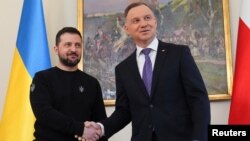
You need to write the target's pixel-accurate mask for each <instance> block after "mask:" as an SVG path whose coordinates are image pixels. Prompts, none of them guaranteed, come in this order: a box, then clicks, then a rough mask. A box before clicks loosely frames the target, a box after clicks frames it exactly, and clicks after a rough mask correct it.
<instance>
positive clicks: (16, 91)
mask: <svg viewBox="0 0 250 141" xmlns="http://www.w3.org/2000/svg"><path fill="white" fill-rule="evenodd" d="M50 66H51V64H50V57H49V49H48V41H47V35H46V27H45V21H44V14H43V7H42V0H24V3H23V9H22V15H21V20H20V25H19V31H18V36H17V42H16V48H15V51H14V57H13V64H12V69H11V74H10V80H9V86H8V91H7V94H6V100H5V105H4V110H3V114H2V118H1V120H0V140H1V141H31V140H32V139H33V132H34V121H35V117H34V115H33V112H32V110H31V106H30V101H29V88H30V84H31V81H32V78H33V76H34V74H35V72H37V71H39V70H43V69H46V68H48V67H50Z"/></svg>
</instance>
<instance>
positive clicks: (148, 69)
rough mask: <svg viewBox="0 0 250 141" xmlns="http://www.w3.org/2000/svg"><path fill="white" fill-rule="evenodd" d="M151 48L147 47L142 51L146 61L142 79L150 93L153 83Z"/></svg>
mask: <svg viewBox="0 0 250 141" xmlns="http://www.w3.org/2000/svg"><path fill="white" fill-rule="evenodd" d="M150 51H151V48H145V49H143V50H142V53H143V54H144V55H145V63H144V66H143V72H142V80H143V82H144V85H145V86H146V88H147V91H148V94H149V95H150V93H151V83H152V63H151V60H150V57H149V53H150Z"/></svg>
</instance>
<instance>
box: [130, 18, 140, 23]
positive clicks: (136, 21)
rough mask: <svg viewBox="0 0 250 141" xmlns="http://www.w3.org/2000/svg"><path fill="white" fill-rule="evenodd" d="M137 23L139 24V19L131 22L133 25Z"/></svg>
mask: <svg viewBox="0 0 250 141" xmlns="http://www.w3.org/2000/svg"><path fill="white" fill-rule="evenodd" d="M139 22H140V20H139V19H133V20H132V23H133V24H136V23H139Z"/></svg>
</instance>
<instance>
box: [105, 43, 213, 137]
mask: <svg viewBox="0 0 250 141" xmlns="http://www.w3.org/2000/svg"><path fill="white" fill-rule="evenodd" d="M115 75H116V91H117V93H116V94H117V99H116V108H115V111H114V112H113V114H112V115H111V116H110V117H109V118H108V119H106V120H104V121H102V124H103V125H104V129H105V136H106V137H110V136H112V135H113V134H114V133H116V132H117V131H119V130H120V129H122V128H123V127H125V126H126V125H127V124H128V123H129V122H130V121H132V137H131V140H132V141H150V140H151V136H152V132H153V131H154V132H155V134H156V136H157V138H158V141H191V140H194V139H195V140H200V141H206V140H207V128H208V125H209V124H210V103H209V99H208V94H207V91H206V88H205V85H204V82H203V79H202V76H201V74H200V72H199V70H198V68H197V66H196V64H195V62H194V59H193V57H192V55H191V53H190V50H189V48H188V47H187V46H183V45H175V44H169V43H164V42H161V41H159V46H158V51H157V55H156V60H155V66H154V70H153V81H152V91H151V95H150V96H149V95H148V94H147V90H146V87H145V86H144V83H143V81H142V79H141V76H140V73H139V69H138V66H137V61H136V52H134V53H132V54H131V55H130V56H129V57H128V58H127V59H125V60H124V61H122V62H121V63H120V64H118V65H117V67H116V68H115Z"/></svg>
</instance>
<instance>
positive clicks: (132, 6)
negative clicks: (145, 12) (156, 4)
mask: <svg viewBox="0 0 250 141" xmlns="http://www.w3.org/2000/svg"><path fill="white" fill-rule="evenodd" d="M141 5H145V6H147V7H148V8H149V9H150V10H152V11H153V13H154V10H153V8H152V7H151V6H150V5H149V4H148V3H145V2H134V3H131V4H129V5H128V6H127V7H126V8H125V10H124V17H125V18H126V17H127V15H128V12H129V11H130V10H131V9H132V8H134V7H137V6H141Z"/></svg>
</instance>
